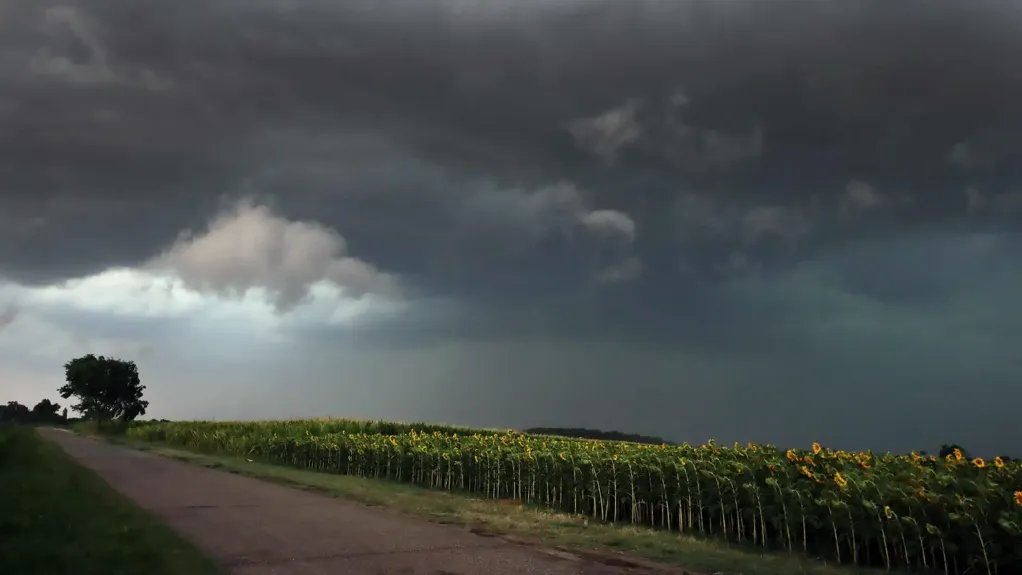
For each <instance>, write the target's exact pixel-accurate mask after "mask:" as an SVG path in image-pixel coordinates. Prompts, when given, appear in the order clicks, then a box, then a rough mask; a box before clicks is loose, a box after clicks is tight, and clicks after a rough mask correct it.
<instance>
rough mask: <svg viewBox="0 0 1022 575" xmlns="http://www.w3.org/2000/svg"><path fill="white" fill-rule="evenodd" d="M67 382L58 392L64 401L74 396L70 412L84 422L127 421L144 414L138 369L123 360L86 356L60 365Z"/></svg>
mask: <svg viewBox="0 0 1022 575" xmlns="http://www.w3.org/2000/svg"><path fill="white" fill-rule="evenodd" d="M64 374H65V377H66V379H67V383H66V384H65V385H63V386H61V387H60V389H58V390H57V391H58V393H60V396H61V397H63V398H64V399H67V398H69V397H71V396H74V397H75V398H77V399H78V403H76V404H75V405H72V406H71V409H74V410H75V411H77V412H79V413H81V414H82V416H83V417H85V418H86V419H95V420H96V421H97V422H99V424H100V425H102V424H103V422H104V421H111V420H114V419H121V420H124V421H130V420H132V419H135V418H136V417H138V416H140V415H145V410H146V407H148V406H149V402H148V401H146V400H144V399H142V391H143V390H144V389H145V386H144V385H142V384H141V382H140V381H139V379H138V367H137V366H135V362H133V361H124V360H121V359H114V358H108V357H103V356H102V355H101V356H99V357H96V356H94V355H92V354H91V353H90V354H89V355H86V356H83V357H79V358H76V359H72V360H71V361H69V362H67V363H66V364H64Z"/></svg>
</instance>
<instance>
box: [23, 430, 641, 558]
mask: <svg viewBox="0 0 1022 575" xmlns="http://www.w3.org/2000/svg"><path fill="white" fill-rule="evenodd" d="M40 433H42V435H43V436H44V437H46V438H47V439H49V440H51V441H53V442H55V443H57V444H58V445H60V446H61V447H62V448H63V449H64V450H65V451H66V452H68V453H69V454H70V455H72V456H73V457H74V458H76V459H77V460H78V461H80V462H81V463H83V464H84V465H86V466H87V467H90V468H92V469H93V470H95V471H96V472H97V473H99V474H100V475H101V476H102V477H103V478H104V479H105V480H106V481H107V482H108V483H109V484H110V485H112V486H113V487H114V488H115V489H117V490H119V491H121V492H122V493H124V494H125V495H127V496H128V497H129V498H131V499H132V500H133V501H135V503H136V504H138V505H139V506H140V507H142V508H143V509H146V510H148V511H150V512H152V513H153V514H155V515H156V516H158V517H160V518H161V519H162V520H163V521H165V522H166V523H167V524H168V525H170V526H171V527H172V528H174V529H175V530H177V531H178V532H179V533H180V534H181V535H183V536H184V537H186V538H188V539H190V540H192V541H193V542H194V543H195V544H196V545H197V546H198V547H199V548H200V549H202V550H203V551H205V552H206V553H207V554H208V555H209V556H211V557H213V558H214V559H215V560H217V561H218V562H220V564H221V565H223V566H224V568H225V570H226V571H227V572H228V573H232V574H238V575H268V574H271V573H274V574H280V575H299V574H301V575H327V574H330V575H337V574H350V575H369V574H372V575H376V574H394V575H400V574H404V575H469V574H485V575H505V574H506V575H512V574H513V575H522V574H525V573H544V574H549V575H623V574H626V573H628V574H633V575H634V574H635V573H637V571H636V570H634V569H625V568H620V567H610V566H607V565H604V564H599V563H594V562H592V561H589V560H582V559H578V558H572V557H565V556H563V554H560V555H557V554H553V553H547V552H545V551H541V550H537V549H533V548H530V547H525V546H522V545H516V544H514V543H511V542H508V541H504V540H502V539H499V538H493V537H484V536H481V535H475V534H473V533H470V532H469V531H467V530H465V529H463V528H460V527H454V526H448V525H439V524H434V523H429V522H426V521H421V520H416V519H412V518H405V517H401V516H398V515H395V514H391V513H387V512H383V511H380V510H375V509H372V508H369V507H365V506H362V505H360V504H357V503H354V502H350V501H343V500H338V499H333V498H329V497H326V496H322V495H316V494H313V493H307V492H303V491H299V490H296V489H290V488H288V487H283V486H280V485H274V484H271V483H266V482H262V481H258V480H255V479H250V478H247V477H241V476H238V475H232V474H230V473H225V472H221V471H216V470H212V469H206V468H202V467H197V466H193V465H189V464H186V463H182V462H179V461H174V460H171V459H167V458H163V457H159V456H156V455H152V454H148V453H143V452H140V451H135V450H131V449H127V448H123V447H117V446H114V445H110V444H108V443H104V442H101V441H97V440H93V439H88V438H85V437H81V436H77V435H74V434H72V433H68V432H66V431H61V430H40ZM644 572H645V570H644Z"/></svg>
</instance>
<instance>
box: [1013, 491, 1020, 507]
mask: <svg viewBox="0 0 1022 575" xmlns="http://www.w3.org/2000/svg"><path fill="white" fill-rule="evenodd" d="M1015 505H1022V491H1016V492H1015Z"/></svg>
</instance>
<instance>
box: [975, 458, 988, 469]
mask: <svg viewBox="0 0 1022 575" xmlns="http://www.w3.org/2000/svg"><path fill="white" fill-rule="evenodd" d="M972 464H973V465H975V466H976V467H986V466H987V462H986V461H983V458H982V457H976V458H974V459H973V460H972Z"/></svg>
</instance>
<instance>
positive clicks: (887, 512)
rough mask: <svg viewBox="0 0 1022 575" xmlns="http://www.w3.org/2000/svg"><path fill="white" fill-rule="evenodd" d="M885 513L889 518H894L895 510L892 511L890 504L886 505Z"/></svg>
mask: <svg viewBox="0 0 1022 575" xmlns="http://www.w3.org/2000/svg"><path fill="white" fill-rule="evenodd" d="M884 515H886V516H887V518H888V519H894V511H891V506H890V505H884Z"/></svg>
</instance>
